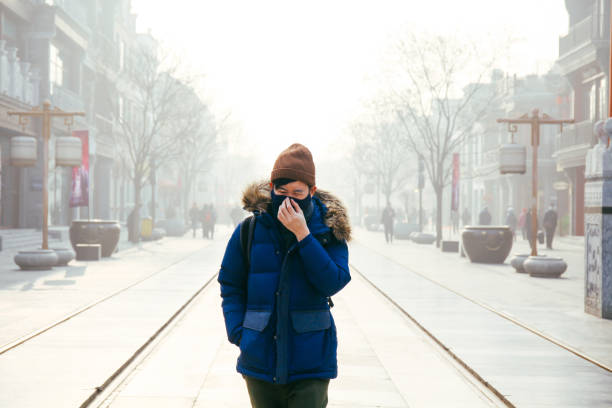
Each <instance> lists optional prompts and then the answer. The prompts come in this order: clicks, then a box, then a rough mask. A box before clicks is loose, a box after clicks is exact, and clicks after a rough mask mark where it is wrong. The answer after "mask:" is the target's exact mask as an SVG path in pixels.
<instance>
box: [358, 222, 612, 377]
mask: <svg viewBox="0 0 612 408" xmlns="http://www.w3.org/2000/svg"><path fill="white" fill-rule="evenodd" d="M355 235H356V242H357V243H359V244H362V245H364V246H366V247H368V248H370V249H372V250H374V251H376V253H378V254H380V255H383V256H384V257H386V258H388V259H390V260H392V261H394V262H397V263H398V264H400V265H401V266H403V267H405V268H406V269H407V270H410V271H412V272H415V273H417V274H420V275H422V276H424V277H426V278H428V279H432V280H433V281H435V282H438V283H440V284H441V285H443V286H445V287H447V288H449V289H450V290H453V291H456V292H458V293H460V294H462V295H464V296H466V297H468V298H470V299H473V300H475V301H478V302H481V303H483V304H486V305H488V306H490V307H492V308H494V309H496V310H499V311H500V312H503V313H504V314H506V315H508V316H510V317H513V318H515V319H517V320H519V321H520V322H522V323H525V324H527V325H528V326H530V327H533V328H535V329H537V330H539V331H541V332H543V333H545V334H547V335H549V336H551V337H553V338H555V339H557V340H558V341H560V342H562V343H564V344H566V345H569V346H571V347H572V348H575V349H577V350H579V351H580V352H583V353H585V354H586V355H588V356H589V357H591V358H593V359H595V360H597V361H601V362H602V363H604V364H606V365H607V366H609V367H612V321H610V320H604V319H599V318H596V317H594V316H591V315H589V314H586V313H584V311H583V310H584V258H583V257H584V248H583V247H582V246H581V245H580V241H578V240H577V239H576V238H570V239H565V240H564V239H560V240H557V242H555V244H554V245H553V248H554V249H553V250H547V249H545V248H541V247H540V248H539V249H538V251H539V253H540V254H544V255H548V256H556V257H562V258H563V259H565V261H566V262H567V263H568V269H567V271H566V272H565V273H564V274H563V275H562V277H561V278H560V279H543V278H532V277H530V276H529V275H527V274H518V273H516V272H515V271H514V268H512V266H510V259H511V257H512V254H514V253H529V247H528V244H527V241H523V240H520V239H519V240H518V241H517V242H515V244H514V247H513V249H512V252H511V254H510V256H509V257H508V259H507V260H506V263H505V264H503V265H491V264H477V263H470V261H469V259H468V258H461V257H460V256H459V255H458V254H457V253H443V252H441V251H440V250H439V249H437V248H435V245H426V246H423V245H417V244H413V243H411V242H408V241H404V240H396V241H395V242H394V243H393V244H392V245H387V244H386V243H385V240H384V236H383V235H382V234H381V233H380V232H370V231H366V230H364V229H356V234H355ZM585 333H588V335H585Z"/></svg>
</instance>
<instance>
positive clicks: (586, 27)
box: [559, 16, 601, 55]
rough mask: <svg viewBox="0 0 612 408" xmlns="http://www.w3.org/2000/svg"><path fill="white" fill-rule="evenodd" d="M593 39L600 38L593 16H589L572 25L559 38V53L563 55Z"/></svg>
mask: <svg viewBox="0 0 612 408" xmlns="http://www.w3.org/2000/svg"><path fill="white" fill-rule="evenodd" d="M593 40H601V38H600V35H599V32H598V30H597V26H596V24H594V21H593V17H592V16H589V17H587V18H585V19H584V20H582V21H580V22H579V23H576V24H575V25H573V26H572V27H571V28H570V30H569V33H568V34H567V35H566V36H564V37H560V38H559V55H565V54H568V53H570V52H571V51H573V50H575V49H577V48H579V47H580V46H582V45H584V44H587V43H589V42H591V41H593Z"/></svg>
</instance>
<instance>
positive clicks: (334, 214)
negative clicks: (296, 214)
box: [242, 181, 351, 242]
mask: <svg viewBox="0 0 612 408" xmlns="http://www.w3.org/2000/svg"><path fill="white" fill-rule="evenodd" d="M314 196H315V197H316V198H318V199H319V200H320V201H321V203H322V204H323V205H325V207H326V208H327V212H326V213H325V215H324V216H323V221H324V222H325V225H326V226H327V227H329V228H330V229H331V230H332V233H333V234H334V236H335V237H336V239H338V240H340V241H342V240H346V241H347V242H348V241H350V240H351V224H350V221H349V217H348V211H347V210H346V207H345V206H344V204H342V201H340V199H339V198H337V197H336V196H334V195H333V194H332V193H330V192H328V191H325V190H320V189H317V191H316V193H315V195H314ZM270 203H271V199H270V182H269V181H260V182H254V183H251V184H249V185H248V186H247V187H246V188H245V189H244V191H243V193H242V205H243V208H244V209H245V210H246V211H250V212H255V211H259V212H267V211H268V206H269V205H270Z"/></svg>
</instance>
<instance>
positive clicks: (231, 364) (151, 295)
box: [0, 229, 501, 408]
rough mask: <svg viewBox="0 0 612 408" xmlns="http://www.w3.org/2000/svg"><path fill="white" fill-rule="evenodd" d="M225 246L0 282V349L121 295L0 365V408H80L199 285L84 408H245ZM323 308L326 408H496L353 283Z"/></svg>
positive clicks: (153, 253)
mask: <svg viewBox="0 0 612 408" xmlns="http://www.w3.org/2000/svg"><path fill="white" fill-rule="evenodd" d="M228 234H229V230H228V229H226V230H221V231H220V233H219V234H218V239H217V240H215V241H212V242H211V241H204V240H200V239H191V238H188V237H184V238H168V239H164V240H162V241H159V242H153V243H148V244H145V245H142V246H141V247H139V248H133V249H131V250H127V251H122V252H120V253H118V254H115V255H114V256H113V258H111V259H107V260H104V261H102V262H90V263H77V264H75V265H73V266H70V267H67V268H60V269H58V270H57V271H52V272H48V273H41V272H34V273H31V272H18V271H15V270H11V269H10V268H9V269H8V271H7V270H6V269H5V270H2V271H0V279H1V281H2V284H1V289H0V311H1V312H0V313H1V315H0V316H1V317H2V319H1V320H0V321H1V322H2V326H1V327H2V330H0V335H2V336H3V340H2V342H3V344H6V343H7V342H10V341H12V340H14V339H15V338H16V337H20V336H23V335H24V334H26V333H28V332H31V331H32V330H36V329H38V328H40V327H41V326H44V325H46V324H49V323H50V322H52V321H54V320H55V319H57V317H58V316H63V315H65V314H66V313H69V312H72V311H74V310H79V309H81V308H83V306H85V305H88V304H91V303H92V302H94V301H95V300H97V299H100V298H101V297H104V296H107V295H108V294H110V293H114V292H117V290H119V289H121V288H125V289H124V290H122V291H120V292H119V293H118V294H117V295H116V296H113V297H110V298H108V299H107V300H105V301H103V302H101V303H99V304H96V305H95V306H93V307H92V308H90V309H88V310H86V311H84V312H83V313H81V314H79V315H77V316H75V317H74V318H72V319H70V320H68V321H66V322H65V323H63V324H61V325H59V326H57V327H55V328H53V329H51V330H49V331H47V332H45V333H42V334H41V335H39V336H38V337H35V338H34V339H32V340H29V341H28V342H26V343H24V344H22V345H20V346H18V347H16V348H14V349H12V350H9V351H7V352H6V353H4V354H1V355H0V407H11V408H13V407H41V406H44V407H74V406H80V405H81V404H82V403H83V401H85V400H86V399H87V398H89V397H90V396H91V395H92V394H93V393H94V392H95V389H96V387H100V386H102V385H103V384H104V383H105V382H106V381H107V380H108V379H109V378H110V377H111V376H112V375H114V373H115V372H116V370H117V369H118V368H119V367H120V366H121V365H122V364H124V363H126V362H127V361H128V360H129V359H131V358H132V357H134V353H135V352H136V351H137V350H138V349H139V348H140V347H142V346H143V345H144V344H145V343H146V342H147V341H148V340H149V338H150V337H151V336H152V335H153V334H154V333H155V332H156V331H157V330H158V329H159V328H160V327H162V325H164V324H165V323H166V322H167V321H168V319H169V318H170V316H172V315H173V314H174V313H175V312H176V311H177V310H178V309H179V308H180V307H181V306H182V305H184V304H185V302H186V301H187V300H188V299H189V298H190V297H191V296H193V294H194V293H195V292H196V290H197V289H198V288H200V287H202V285H204V284H205V283H206V282H212V284H211V285H210V286H209V287H208V289H206V290H205V291H204V292H203V293H202V294H201V295H200V296H199V297H198V300H197V301H196V302H194V304H192V305H191V306H190V307H188V308H187V309H185V310H184V312H183V314H182V315H181V316H182V317H181V318H180V319H177V320H175V323H173V324H172V325H171V326H170V327H169V328H168V330H167V331H164V332H163V335H162V336H161V338H159V339H157V340H156V341H155V342H154V343H153V344H151V346H150V348H147V349H145V351H144V352H143V353H142V354H141V355H140V356H139V357H137V359H136V360H135V362H134V365H133V366H129V367H130V369H129V370H127V371H126V372H127V373H129V375H127V374H126V377H122V376H120V377H119V378H120V379H121V378H123V379H124V381H123V383H121V385H120V386H119V387H118V388H117V390H116V391H115V392H113V393H110V392H111V391H112V390H113V389H114V386H115V385H116V384H115V383H113V384H112V386H109V387H108V390H107V393H109V394H108V395H107V394H104V395H103V396H105V397H108V398H104V399H102V398H101V399H99V400H96V401H95V404H93V405H92V406H99V405H100V404H102V406H108V405H110V406H117V407H121V406H130V407H138V406H145V405H146V406H147V407H155V406H160V407H169V406H172V407H180V406H190V407H191V406H212V407H224V406H228V407H232V406H233V407H248V406H249V404H248V396H247V394H246V388H245V385H244V381H243V379H242V377H241V376H240V375H239V374H238V373H236V371H235V365H236V358H237V353H238V349H237V348H236V347H235V346H233V345H231V344H230V343H229V342H228V341H227V339H226V334H225V329H224V327H223V320H222V312H221V307H220V303H221V299H220V297H219V288H218V285H217V283H216V280H214V277H215V276H216V273H217V272H218V267H219V263H220V259H221V256H222V253H223V250H224V249H225V244H226V240H227V236H228ZM334 301H335V302H336V306H335V307H334V309H333V313H334V316H335V319H336V321H337V326H338V338H339V343H340V346H339V377H338V378H337V379H335V380H333V381H332V383H331V386H330V405H329V406H330V407H407V406H410V407H419V406H422V407H448V406H453V407H490V406H501V405H500V403H499V402H498V401H497V400H496V398H495V397H494V396H492V395H491V394H490V393H489V392H488V390H483V389H482V387H481V386H480V384H479V383H478V382H476V381H475V380H474V379H473V378H472V377H471V376H470V375H469V374H468V373H466V372H465V371H464V370H463V369H462V368H461V367H459V366H458V365H456V364H455V363H454V361H452V360H451V359H450V358H449V357H448V356H447V355H446V354H445V353H444V352H442V351H440V349H439V347H438V346H437V345H435V344H433V342H432V341H431V340H430V339H429V338H428V337H426V336H425V335H424V334H423V333H422V332H421V331H420V330H419V329H417V328H416V327H415V326H414V325H413V324H412V323H411V322H410V321H409V320H408V319H407V318H406V317H405V316H404V315H403V314H401V313H399V312H398V311H397V309H396V308H395V307H393V306H392V305H391V304H390V303H389V302H388V301H386V300H385V299H384V298H383V297H382V296H381V295H379V294H378V293H377V292H376V291H375V290H373V289H372V288H371V287H369V286H368V285H367V284H365V283H364V281H363V280H362V279H361V278H360V277H359V276H358V275H354V277H353V281H352V282H351V283H350V284H349V285H348V286H347V287H346V288H345V289H344V290H343V291H342V292H341V293H340V294H338V295H337V296H335V297H334ZM132 368H135V369H133V370H131V369H132ZM104 404H106V405H104Z"/></svg>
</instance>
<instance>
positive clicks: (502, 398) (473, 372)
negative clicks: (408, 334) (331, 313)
mask: <svg viewBox="0 0 612 408" xmlns="http://www.w3.org/2000/svg"><path fill="white" fill-rule="evenodd" d="M350 268H351V269H353V270H354V271H356V272H357V273H358V274H359V275H360V276H361V277H362V278H363V279H364V280H365V281H366V282H368V283H369V284H370V285H371V286H372V287H373V288H374V289H376V291H378V292H379V293H380V294H381V295H383V296H384V297H385V298H386V299H387V300H388V301H389V302H391V303H392V304H393V305H394V306H395V307H397V309H398V310H399V311H400V312H402V314H403V315H404V316H406V317H407V318H408V319H410V320H411V321H412V322H413V323H414V324H415V325H416V326H417V327H418V328H419V329H421V330H422V331H423V333H425V334H426V335H427V336H428V337H429V338H430V339H432V340H433V341H434V342H435V343H436V344H437V345H438V346H440V347H441V348H442V349H443V350H444V351H445V352H446V353H447V354H448V355H449V356H451V357H452V358H453V360H455V361H456V362H457V363H458V364H459V365H460V366H461V367H463V368H464V369H465V370H467V371H468V372H469V373H470V374H471V375H472V376H473V377H474V378H475V379H476V380H477V381H478V382H479V383H481V384H482V385H483V386H484V387H485V388H487V389H488V390H489V391H491V392H492V393H493V394H495V396H496V397H497V398H499V399H500V401H502V402H503V403H504V404H505V405H506V406H507V407H509V408H516V406H515V405H514V404H512V403H511V402H510V401H509V400H508V399H507V398H506V397H505V396H504V395H503V394H502V393H501V392H500V391H499V390H498V389H497V388H495V387H494V386H493V385H491V384H490V383H489V382H488V381H486V380H485V379H484V378H482V377H481V376H480V375H479V374H478V373H477V372H476V370H474V369H473V368H472V367H470V366H469V365H468V364H467V363H466V362H465V361H463V360H462V359H461V358H460V357H459V356H457V354H455V353H453V352H452V351H451V350H450V349H449V348H448V347H447V346H446V345H445V344H444V343H442V342H441V341H440V340H439V339H438V338H437V337H436V336H434V335H433V333H431V332H430V331H429V330H427V329H426V328H425V327H424V326H423V325H422V324H421V323H419V321H418V320H416V319H415V318H414V317H413V316H412V315H411V314H410V313H408V312H407V311H406V310H405V309H404V308H403V307H402V306H401V305H400V304H399V303H397V302H396V301H394V300H393V299H392V298H391V297H390V296H389V295H387V294H386V293H385V292H383V291H382V289H380V288H379V287H378V286H376V285H375V284H374V283H373V282H372V281H371V280H369V279H368V278H367V277H366V276H365V275H364V274H363V273H362V272H361V271H360V270H359V269H358V268H356V267H355V266H354V265H352V264H350Z"/></svg>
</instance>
